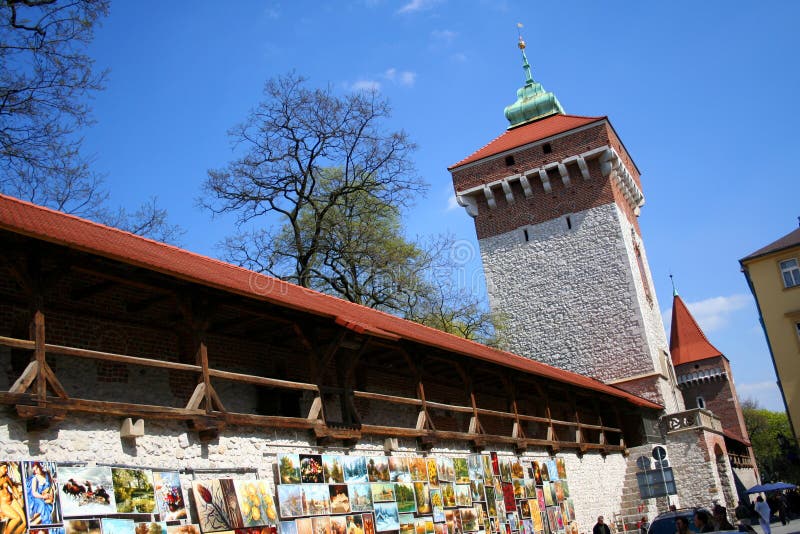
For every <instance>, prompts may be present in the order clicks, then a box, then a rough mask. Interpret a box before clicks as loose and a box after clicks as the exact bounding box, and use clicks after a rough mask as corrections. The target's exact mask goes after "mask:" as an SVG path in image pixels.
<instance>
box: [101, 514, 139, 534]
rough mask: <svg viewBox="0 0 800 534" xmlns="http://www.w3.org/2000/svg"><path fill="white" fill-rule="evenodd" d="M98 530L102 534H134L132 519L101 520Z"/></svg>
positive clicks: (134, 528)
mask: <svg viewBox="0 0 800 534" xmlns="http://www.w3.org/2000/svg"><path fill="white" fill-rule="evenodd" d="M100 529H101V531H102V533H103V534H135V532H136V527H135V526H134V524H133V519H110V518H103V519H102V520H101V521H100Z"/></svg>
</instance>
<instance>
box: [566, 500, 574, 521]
mask: <svg viewBox="0 0 800 534" xmlns="http://www.w3.org/2000/svg"><path fill="white" fill-rule="evenodd" d="M564 502H565V504H566V505H567V510H568V511H569V516H570V518H573V519H574V518H575V505H574V504H573V503H572V499H567V500H566V501H564Z"/></svg>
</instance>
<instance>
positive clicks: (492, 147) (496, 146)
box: [448, 114, 607, 171]
mask: <svg viewBox="0 0 800 534" xmlns="http://www.w3.org/2000/svg"><path fill="white" fill-rule="evenodd" d="M606 118H607V117H581V116H578V115H561V114H558V115H551V116H550V117H547V118H545V119H542V120H538V121H535V122H532V123H530V124H525V125H523V126H519V127H517V128H513V129H511V130H506V132H505V133H504V134H503V135H501V136H500V137H498V138H496V139H495V140H493V141H491V142H490V143H489V144H488V145H486V146H484V147H483V148H481V149H480V150H478V151H477V152H475V153H473V154H472V155H471V156H467V157H466V158H464V159H462V160H461V161H459V162H458V163H456V164H455V165H453V166H451V167H448V170H451V171H452V170H453V169H455V168H457V167H461V166H462V165H466V164H467V163H472V162H473V161H478V160H481V159H483V158H488V157H489V156H494V155H495V154H500V153H502V152H505V151H506V150H511V149H513V148H517V147H521V146H524V145H527V144H529V143H535V142H536V141H541V140H542V139H547V138H548V137H552V136H554V135H558V134H560V133H564V132H568V131H569V130H574V129H575V128H579V127H581V126H585V125H587V124H591V123H593V122H599V121H602V120H605V119H606Z"/></svg>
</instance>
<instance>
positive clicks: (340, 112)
mask: <svg viewBox="0 0 800 534" xmlns="http://www.w3.org/2000/svg"><path fill="white" fill-rule="evenodd" d="M264 95H265V97H266V98H265V100H264V101H263V102H261V103H260V104H258V106H257V107H256V108H255V109H254V110H253V111H252V112H251V113H250V115H249V116H248V117H247V119H246V120H245V121H244V122H243V123H242V124H240V125H238V126H236V127H235V128H233V129H232V130H231V131H230V132H229V133H230V136H231V138H232V140H233V142H234V146H235V147H236V148H238V149H240V151H241V152H240V155H239V156H238V157H237V158H236V159H234V160H233V161H232V162H230V163H229V164H228V166H227V167H225V168H224V169H217V170H209V171H208V179H207V180H206V182H205V192H206V193H207V197H206V198H203V199H201V201H200V203H201V204H202V205H203V206H205V207H207V208H208V209H210V210H211V211H212V212H214V213H234V214H235V215H236V218H237V222H238V224H239V227H240V230H241V232H240V234H239V235H238V236H237V237H235V238H233V239H231V240H229V241H228V243H227V246H228V248H229V251H231V253H232V255H234V256H237V255H238V256H239V257H243V258H246V259H247V261H249V262H250V263H251V265H252V264H257V265H258V266H259V267H260V269H261V270H263V271H266V272H268V273H270V274H272V275H274V276H278V277H281V278H284V279H288V280H291V281H293V282H295V283H297V284H300V285H302V286H304V287H311V286H312V281H313V269H314V265H315V261H316V260H317V259H318V258H317V257H318V254H319V253H320V245H321V241H322V239H323V235H322V234H323V231H324V229H325V228H326V226H327V227H329V219H330V218H331V217H334V216H335V214H336V208H337V207H341V206H342V205H343V203H344V202H345V201H346V200H347V199H348V198H352V197H353V196H354V195H360V196H361V198H374V199H376V200H379V201H381V202H382V203H384V204H385V205H391V206H398V207H400V206H405V205H407V203H408V202H409V201H410V200H412V199H413V197H414V196H416V195H417V194H419V193H421V192H423V191H424V190H425V185H424V184H423V183H422V182H421V181H420V180H419V178H418V177H417V175H416V171H415V169H414V165H413V162H412V161H411V158H410V155H411V152H412V151H413V150H414V148H415V147H414V144H413V143H411V142H410V141H409V140H408V137H407V135H406V134H405V133H404V132H402V131H387V130H386V129H385V128H386V127H385V124H384V123H385V121H386V119H388V117H389V114H390V109H389V106H388V104H387V102H386V101H385V100H383V99H381V98H380V97H379V96H378V94H377V93H375V92H364V93H356V94H349V95H345V96H337V95H335V94H334V93H333V91H332V89H331V88H330V87H329V88H327V89H309V88H307V87H306V86H305V80H304V79H303V78H302V77H299V76H296V75H294V74H289V75H286V76H282V77H279V78H276V79H273V80H270V81H268V82H267V84H266V86H265V88H264ZM248 224H251V225H253V226H257V227H258V229H256V230H254V231H248V230H246V229H245V226H246V225H248ZM279 232H288V235H286V236H278V233H279ZM279 238H280V239H282V240H283V241H284V242H288V243H290V245H291V246H290V247H289V248H287V249H281V253H282V254H283V257H280V258H276V257H275V254H273V251H274V250H275V247H273V246H272V245H273V244H274V242H275V240H276V239H279Z"/></svg>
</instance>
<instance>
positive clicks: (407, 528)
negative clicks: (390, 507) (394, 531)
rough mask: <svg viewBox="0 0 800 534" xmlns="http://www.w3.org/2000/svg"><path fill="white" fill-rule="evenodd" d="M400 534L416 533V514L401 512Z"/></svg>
mask: <svg viewBox="0 0 800 534" xmlns="http://www.w3.org/2000/svg"><path fill="white" fill-rule="evenodd" d="M400 534H414V514H400Z"/></svg>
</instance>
